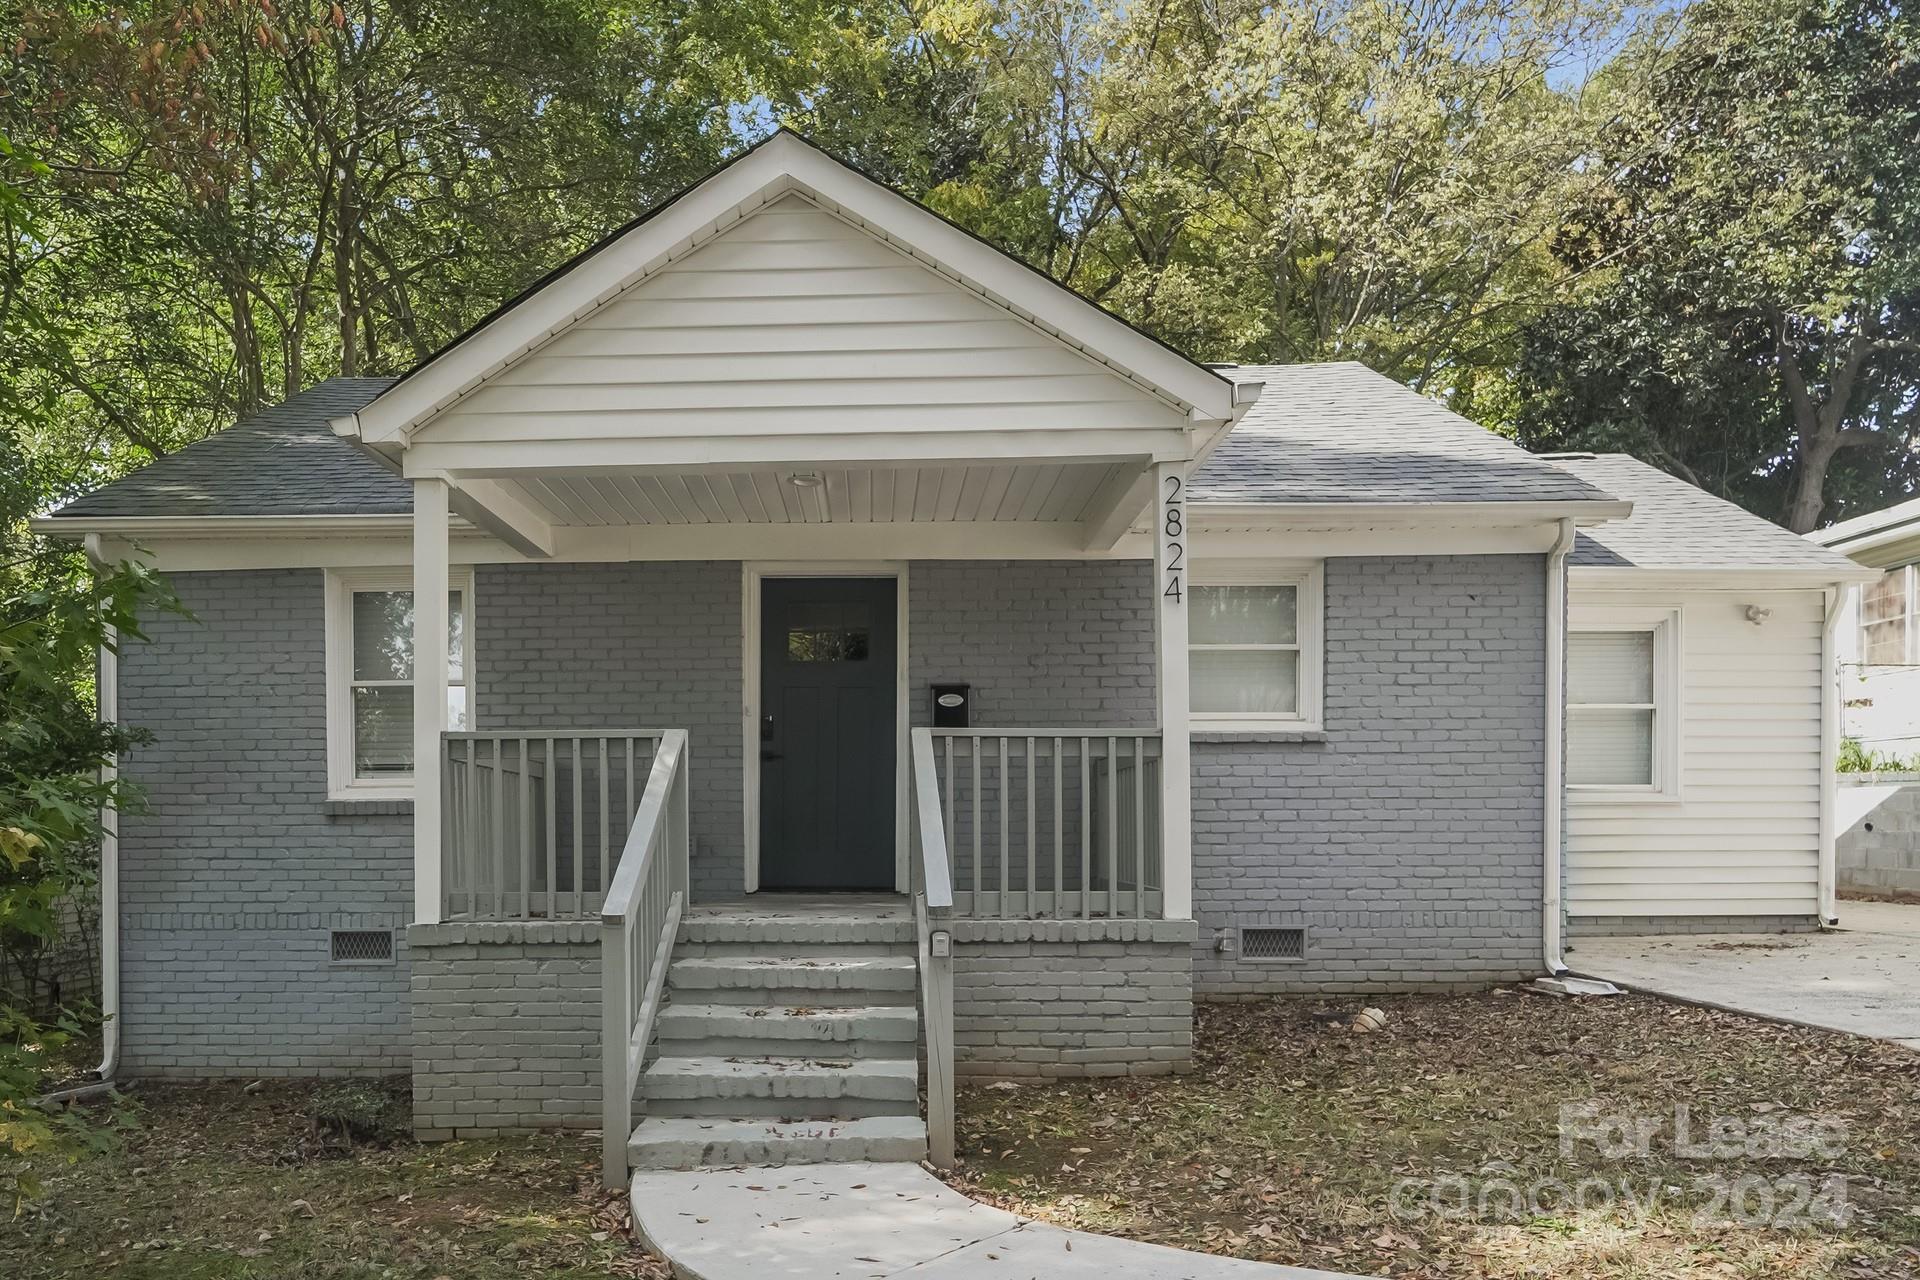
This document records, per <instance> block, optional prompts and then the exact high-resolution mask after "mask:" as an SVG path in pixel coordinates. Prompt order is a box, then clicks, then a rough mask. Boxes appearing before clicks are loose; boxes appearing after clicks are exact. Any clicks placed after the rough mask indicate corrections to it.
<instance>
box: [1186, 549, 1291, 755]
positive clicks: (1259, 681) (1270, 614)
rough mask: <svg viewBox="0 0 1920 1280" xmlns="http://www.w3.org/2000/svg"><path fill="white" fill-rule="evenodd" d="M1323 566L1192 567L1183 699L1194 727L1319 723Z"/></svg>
mask: <svg viewBox="0 0 1920 1280" xmlns="http://www.w3.org/2000/svg"><path fill="white" fill-rule="evenodd" d="M1321 598H1322V576H1321V569H1320V566H1319V565H1317V564H1315V565H1292V566H1287V565H1276V564H1272V563H1270V562H1269V563H1262V564H1241V565H1231V566H1228V565H1220V564H1212V565H1206V564H1202V565H1199V566H1197V567H1196V568H1195V570H1194V575H1193V581H1192V582H1191V583H1190V584H1189V587H1188V606H1187V644H1188V664H1187V680H1188V698H1189V703H1190V706H1191V715H1192V721H1193V724H1194V725H1195V727H1198V728H1213V729H1262V728H1284V729H1302V728H1314V727H1317V726H1318V725H1319V723H1320V630H1321V628H1320V619H1321Z"/></svg>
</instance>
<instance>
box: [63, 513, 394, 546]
mask: <svg viewBox="0 0 1920 1280" xmlns="http://www.w3.org/2000/svg"><path fill="white" fill-rule="evenodd" d="M27 527H28V528H29V529H31V530H32V531H33V532H34V533H37V534H39V535H40V536H41V537H43V538H79V537H83V536H85V535H86V534H89V533H97V534H100V535H101V536H103V537H108V538H121V539H135V538H193V539H196V540H201V541H206V540H214V541H218V540H222V539H229V538H249V539H251V538H328V537H343V536H345V537H381V536H385V535H388V534H391V533H394V532H406V533H411V532H412V530H413V517H412V516H410V515H407V514H404V513H400V514H371V515H282V516H42V517H41V518H40V519H37V520H30V521H28V522H27Z"/></svg>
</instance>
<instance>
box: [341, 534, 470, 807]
mask: <svg viewBox="0 0 1920 1280" xmlns="http://www.w3.org/2000/svg"><path fill="white" fill-rule="evenodd" d="M472 600H473V584H472V581H471V580H470V579H464V578H462V577H460V576H459V575H455V577H454V579H453V585H452V588H451V590H449V591H448V593H447V725H448V727H449V728H452V729H465V728H467V727H468V725H469V724H470V716H471V714H472V707H471V701H470V697H469V693H468V690H469V688H470V685H471V679H472V652H471V649H472V646H471V644H470V642H469V634H470V631H471V620H472V616H473V611H472ZM412 786H413V591H412V575H411V574H410V573H408V572H407V571H406V570H356V571H337V572H329V573H328V575H327V790H328V793H329V794H330V795H331V796H333V797H334V798H335V799H369V798H383V797H390V798H411V796H412V794H413V790H412Z"/></svg>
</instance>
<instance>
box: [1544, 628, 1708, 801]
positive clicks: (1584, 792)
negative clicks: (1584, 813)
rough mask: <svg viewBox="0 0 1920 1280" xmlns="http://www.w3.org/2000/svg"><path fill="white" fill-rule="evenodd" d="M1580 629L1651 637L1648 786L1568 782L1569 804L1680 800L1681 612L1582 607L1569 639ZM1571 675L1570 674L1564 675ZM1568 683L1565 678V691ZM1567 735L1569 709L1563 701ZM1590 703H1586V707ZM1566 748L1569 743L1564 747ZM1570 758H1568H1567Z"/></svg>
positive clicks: (1571, 708)
mask: <svg viewBox="0 0 1920 1280" xmlns="http://www.w3.org/2000/svg"><path fill="white" fill-rule="evenodd" d="M1582 631H1642V632H1647V633H1649V634H1651V635H1652V636H1653V742H1652V749H1653V770H1652V774H1653V781H1652V782H1651V783H1610V782H1606V783H1603V782H1569V783H1567V784H1566V788H1567V799H1568V800H1569V801H1594V802H1597V801H1605V802H1607V803H1610V804H1611V803H1617V802H1620V801H1629V802H1640V803H1654V804H1672V803H1677V802H1679V801H1680V799H1681V798H1682V797H1681V793H1680V791H1681V788H1680V776H1681V775H1680V765H1681V750H1680V739H1681V732H1680V727H1681V717H1682V707H1681V701H1680V654H1681V646H1680V610H1679V609H1677V608H1660V607H1648V608H1628V607H1615V606H1609V607H1606V608H1600V609H1584V610H1580V611H1578V612H1576V613H1574V614H1573V615H1572V616H1571V617H1570V618H1569V619H1568V622H1567V632H1568V634H1569V635H1572V634H1574V633H1577V632H1582ZM1569 677H1571V672H1569ZM1571 686H1572V682H1571V678H1569V682H1568V687H1569V688H1571ZM1566 705H1567V719H1568V726H1569V729H1568V733H1569V737H1571V732H1572V731H1571V725H1572V716H1573V711H1574V708H1575V707H1576V706H1577V705H1581V704H1576V703H1575V702H1574V701H1573V700H1572V698H1570V697H1569V698H1568V699H1567V704H1566ZM1589 705H1591V704H1589ZM1569 746H1571V744H1569ZM1569 758H1570V757H1569Z"/></svg>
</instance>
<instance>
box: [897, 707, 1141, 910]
mask: <svg viewBox="0 0 1920 1280" xmlns="http://www.w3.org/2000/svg"><path fill="white" fill-rule="evenodd" d="M915 735H916V751H918V749H919V743H920V742H921V741H924V742H925V743H926V750H927V753H928V756H929V761H928V763H927V764H926V766H925V767H924V769H923V770H922V772H924V773H925V774H926V775H928V776H935V775H937V777H938V793H937V796H936V803H937V807H938V812H939V815H940V826H941V834H942V836H943V837H944V840H945V847H946V852H947V854H948V857H949V859H950V864H951V874H952V877H953V886H954V908H953V909H954V914H955V915H957V916H963V917H979V918H986V919H1001V920H1006V919H1014V920H1030V919H1065V918H1069V917H1076V916H1077V917H1080V918H1083V919H1090V918H1093V917H1109V918H1112V917H1132V918H1149V919H1151V918H1158V917H1159V916H1160V915H1161V912H1162V895H1161V888H1162V880H1161V852H1160V735H1159V734H1158V733H1157V732H1155V731H1153V730H1141V729H920V730H916V731H915ZM916 763H918V756H917V755H916Z"/></svg>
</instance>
